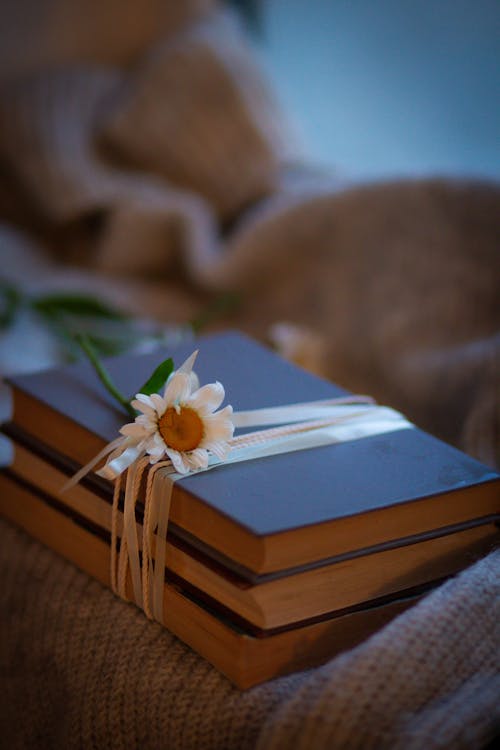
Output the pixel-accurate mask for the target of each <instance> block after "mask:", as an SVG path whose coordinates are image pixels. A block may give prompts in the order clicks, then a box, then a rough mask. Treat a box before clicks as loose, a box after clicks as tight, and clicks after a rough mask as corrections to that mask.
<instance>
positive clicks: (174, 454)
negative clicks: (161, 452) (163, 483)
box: [166, 446, 190, 474]
mask: <svg viewBox="0 0 500 750" xmlns="http://www.w3.org/2000/svg"><path fill="white" fill-rule="evenodd" d="M166 453H167V456H168V457H169V458H170V460H171V461H172V463H173V465H174V469H175V470H176V471H177V472H178V473H179V474H188V473H189V470H190V467H189V464H188V463H187V461H186V460H185V458H186V454H185V453H179V451H174V450H173V448H169V447H168V446H167V448H166Z"/></svg>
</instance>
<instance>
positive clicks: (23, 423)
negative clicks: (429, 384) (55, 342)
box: [0, 333, 500, 688]
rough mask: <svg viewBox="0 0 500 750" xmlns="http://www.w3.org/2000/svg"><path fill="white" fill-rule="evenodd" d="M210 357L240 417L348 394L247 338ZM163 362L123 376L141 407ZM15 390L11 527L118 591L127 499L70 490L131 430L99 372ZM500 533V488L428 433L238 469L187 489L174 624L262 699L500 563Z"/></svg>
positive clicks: (173, 565)
mask: <svg viewBox="0 0 500 750" xmlns="http://www.w3.org/2000/svg"><path fill="white" fill-rule="evenodd" d="M192 348H193V347H192V346H180V347H178V348H177V349H175V350H174V351H173V352H172V353H171V354H172V356H173V357H174V359H175V363H176V365H179V364H180V363H181V362H182V361H183V360H184V359H185V358H186V356H188V355H189V354H190V353H191V350H192ZM197 348H199V350H200V353H199V356H198V360H197V363H196V370H197V373H198V375H199V378H200V382H201V383H207V382H213V381H215V380H219V381H220V382H222V383H223V384H224V387H225V389H226V394H227V401H228V402H230V403H231V404H232V405H233V408H234V409H235V410H247V409H256V408H262V407H267V406H276V405H281V404H288V403H296V402H304V401H313V400H319V399H329V398H333V397H336V396H338V395H342V394H345V391H343V390H342V389H340V388H337V387H336V386H334V385H332V384H331V383H328V382H326V381H323V380H321V379H319V378H316V377H315V376H313V375H310V374H308V373H306V372H304V371H302V370H300V369H299V368H297V367H295V366H293V365H291V364H289V363H287V362H285V361H283V360H282V359H280V358H279V357H278V356H276V355H275V354H273V353H272V352H270V351H268V350H267V349H265V348H263V347H261V346H260V345H258V344H256V343H254V342H252V341H251V340H249V339H247V338H245V337H243V336H240V335H239V334H236V333H225V334H218V335H215V336H212V337H207V338H206V339H201V340H200V341H199V342H198V343H197ZM169 354H170V352H169ZM158 358H159V357H158V355H155V354H152V355H146V356H125V357H119V358H116V359H114V360H110V361H109V362H108V363H107V366H108V369H109V370H110V372H111V374H112V375H113V377H114V379H115V381H116V382H117V384H118V385H119V387H120V389H121V390H122V391H123V392H126V393H130V394H133V393H134V392H135V390H136V389H137V386H138V384H141V383H143V382H144V381H145V380H146V379H147V377H148V376H149V374H150V372H151V371H152V370H153V369H154V367H155V365H156V364H157V363H158ZM9 382H10V385H11V387H12V390H13V394H14V412H13V421H12V422H11V423H9V424H7V425H4V427H3V431H4V432H5V433H6V434H7V435H8V436H9V437H10V439H11V440H12V442H13V444H14V448H15V451H14V460H13V463H12V465H11V466H10V467H9V468H7V469H5V470H4V471H3V472H2V473H1V474H0V489H1V493H0V498H1V499H0V512H1V513H2V514H3V515H4V516H5V517H6V518H8V519H10V520H11V521H13V522H14V523H16V524H18V525H20V526H21V527H23V528H24V529H25V530H26V531H27V532H28V533H30V534H31V535H32V536H34V537H36V538H38V539H39V540H41V541H42V542H43V543H44V544H46V545H48V546H50V547H51V548H52V549H53V550H55V551H56V552H58V553H59V554H61V555H63V556H64V557H66V558H67V559H68V560H70V561H72V562H73V563H74V564H76V565H77V566H79V567H80V568H81V569H83V570H84V571H87V572H88V573H89V574H90V575H92V576H94V577H95V578H97V579H98V580H99V581H101V582H102V583H104V584H106V585H109V580H110V574H109V570H110V529H111V504H112V495H113V487H112V485H111V483H109V482H108V481H106V480H104V479H101V478H99V477H98V476H97V475H96V474H95V473H90V474H88V475H87V476H86V477H85V478H84V479H83V480H82V481H81V482H80V483H79V484H77V485H75V486H73V487H72V488H71V489H70V490H68V491H67V492H65V493H63V494H61V492H60V490H61V488H62V486H63V485H64V484H65V483H66V481H67V479H68V477H70V476H71V475H72V474H73V473H74V472H75V471H76V470H77V469H78V468H79V467H81V466H82V465H84V464H86V463H87V462H88V461H89V460H90V459H92V458H93V457H94V456H95V455H96V454H97V453H98V452H99V451H100V450H101V449H102V447H103V446H104V445H105V444H106V443H108V442H109V441H111V440H113V439H114V438H115V437H116V436H117V434H118V429H119V428H120V427H121V426H122V425H123V424H124V423H125V422H127V421H129V418H128V417H127V416H126V415H124V414H121V413H120V412H119V411H118V410H117V408H116V407H115V405H114V404H113V403H112V401H111V400H110V398H109V397H108V395H107V393H106V392H105V391H104V389H103V388H102V386H101V384H100V383H99V381H98V380H97V378H96V376H95V374H94V372H93V370H92V369H91V367H90V365H88V364H87V363H83V364H78V365H76V366H71V367H68V368H63V369H57V370H52V371H44V372H41V373H36V374H33V375H24V376H19V377H14V378H12V379H10V381H9ZM499 518H500V478H499V476H498V474H496V473H495V472H494V471H492V470H491V469H488V468H487V467H485V466H483V465H482V464H480V463H478V462H477V461H475V460H473V459H472V458H469V457H468V456H465V455H464V454H462V453H460V452H459V451H457V450H456V449H454V448H452V447H450V446H448V445H446V444H444V443H442V442H440V441H439V440H437V439H435V438H433V437H431V436H430V435H428V434H426V433H424V432H422V431H420V430H419V429H417V428H411V429H404V430H396V431H394V432H389V433H385V434H382V435H373V436H370V437H364V438H362V439H357V440H350V441H348V442H344V443H340V444H335V445H329V446H323V447H320V448H313V449H308V450H302V451H297V452H293V453H287V454H282V455H275V456H270V457H266V458H259V459H255V460H251V461H248V462H244V463H239V464H233V465H231V464H227V465H221V466H219V467H217V468H215V469H212V470H211V471H209V472H202V473H199V474H194V475H190V476H187V477H186V478H184V479H182V480H180V481H179V482H177V483H176V484H175V487H174V494H173V497H172V505H171V512H170V523H169V531H168V539H167V559H166V567H165V587H164V621H165V624H166V625H167V627H168V628H169V629H170V630H171V631H172V632H173V633H175V634H176V635H177V636H178V637H179V638H181V639H182V640H183V641H185V642H186V643H187V644H189V645H190V646H191V647H192V648H194V649H195V650H196V651H198V652H199V653H200V654H201V655H202V656H204V657H205V658H207V659H208V660H209V661H210V662H212V664H214V665H215V666H216V667H217V668H218V669H220V670H221V671H222V672H223V673H224V674H226V675H227V676H228V677H229V678H230V679H231V680H232V681H233V682H234V683H235V684H236V685H238V686H239V687H241V688H246V687H249V686H251V685H254V684H256V683H259V682H262V681H264V680H267V679H270V678H272V677H275V676H277V675H281V674H286V673H288V672H291V671H295V670H298V669H304V668H308V667H310V666H313V665H316V664H319V663H321V662H323V661H325V660H326V659H328V658H330V657H332V656H334V655H335V654H336V653H338V652H340V651H341V650H343V649H346V648H349V647H352V646H353V645H355V644H357V643H359V642H360V641H361V640H363V639H364V638H365V637H366V636H367V635H368V634H370V633H372V632H374V631H375V630H377V629H378V628H379V627H381V626H382V625H383V624H385V623H386V622H388V621H389V620H390V619H391V618H392V617H394V616H395V615H396V614H398V613H399V612H401V611H403V610H404V609H405V608H406V607H408V606H410V605H412V604H413V603H414V602H415V601H417V600H418V598H419V597H420V596H422V595H423V594H424V593H425V592H426V591H428V590H429V589H430V588H432V587H433V586H435V585H437V583H439V582H441V581H442V580H443V579H445V578H446V577H447V576H450V575H452V574H454V573H456V572H457V571H459V570H460V569H462V568H464V567H466V566H467V565H469V564H470V563H472V562H473V561H474V560H475V559H477V558H478V557H480V556H482V555H484V554H486V553H487V552H488V551H489V550H490V549H492V548H493V547H494V546H495V545H496V544H497V543H498V540H499V531H498V521H499ZM136 522H137V524H138V527H140V526H141V523H142V515H141V505H140V503H139V504H138V506H137V514H136ZM119 528H120V521H119Z"/></svg>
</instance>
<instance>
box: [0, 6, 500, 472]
mask: <svg viewBox="0 0 500 750" xmlns="http://www.w3.org/2000/svg"><path fill="white" fill-rule="evenodd" d="M55 1H56V0H54V2H55ZM183 5H184V4H183ZM188 5H189V3H186V7H187V6H188ZM89 12H90V11H89ZM186 18H187V19H188V20H185V22H184V23H181V22H180V21H179V23H177V21H176V23H173V25H172V27H171V28H170V29H166V28H165V30H164V33H163V34H161V35H160V38H157V39H156V40H155V42H154V43H151V45H150V46H149V47H148V46H146V47H145V49H144V50H143V52H142V54H141V55H138V56H137V59H136V60H135V63H134V64H133V65H130V66H129V67H124V66H123V65H119V64H113V61H112V60H111V59H110V60H107V65H104V64H103V61H102V58H101V57H100V56H99V55H98V54H97V51H96V50H95V49H93V48H92V46H91V44H90V42H91V39H90V38H89V37H87V36H85V35H84V36H85V38H86V39H87V42H88V43H89V44H90V46H89V49H88V53H87V54H86V55H83V54H82V55H80V57H79V58H78V57H76V58H75V59H73V60H72V61H71V65H66V66H64V67H63V66H59V67H58V66H56V65H54V64H52V65H51V66H50V67H46V68H43V69H38V70H33V71H30V72H29V74H28V72H27V73H26V75H25V76H23V77H21V78H17V77H14V78H11V79H10V80H7V79H5V80H4V81H3V82H2V84H1V85H0V160H1V161H2V164H3V165H5V167H6V170H5V173H4V172H3V171H2V172H0V216H1V215H2V209H3V210H4V211H5V206H7V207H8V208H9V210H10V212H11V214H13V215H15V216H16V218H17V221H18V222H19V223H23V221H24V222H25V223H26V225H27V226H28V227H31V228H32V231H33V227H35V230H36V231H34V232H33V234H34V239H35V240H37V239H43V238H44V237H45V236H46V235H47V236H48V237H50V246H51V247H56V248H57V249H58V252H59V255H60V257H62V258H63V259H64V260H65V261H66V262H68V260H73V261H77V262H78V263H80V264H84V265H86V266H87V267H90V268H92V269H93V270H94V271H97V272H101V273H107V274H113V275H114V276H115V279H116V277H117V276H120V277H121V278H123V276H124V275H128V276H129V277H133V279H134V281H137V280H138V279H139V277H141V278H142V279H146V278H147V279H151V278H154V280H155V282H156V283H158V281H159V280H160V279H162V280H163V281H164V282H165V283H166V284H168V287H167V286H166V288H165V293H164V302H163V309H161V305H160V306H158V305H155V306H154V309H153V310H151V307H150V306H149V305H148V300H147V299H145V298H144V295H141V299H140V302H138V301H137V297H135V296H134V295H133V294H131V295H128V296H129V300H130V305H129V306H130V307H131V308H132V309H133V310H134V312H135V311H137V310H138V309H139V311H140V314H144V315H148V314H154V315H155V316H158V315H160V316H163V317H164V319H168V318H170V319H171V317H172V309H173V308H174V307H175V305H174V304H173V303H172V296H171V293H170V290H171V288H172V285H176V286H177V289H178V291H179V292H180V293H182V294H187V295H188V297H189V298H190V300H191V302H192V304H193V306H196V305H198V307H199V308H200V307H203V306H204V304H205V301H204V299H203V295H205V299H206V296H207V295H210V294H214V293H220V292H222V291H227V290H229V291H231V292H236V293H237V294H238V295H239V298H240V299H241V302H242V304H241V307H240V310H239V313H238V315H237V316H233V317H232V319H231V320H227V321H226V322H227V324H228V325H231V326H232V327H238V328H241V329H243V330H245V331H247V332H248V333H251V334H253V335H256V336H258V337H260V338H266V337H267V334H268V331H269V328H270V326H271V325H272V324H274V323H276V322H279V321H289V322H291V323H292V324H295V325H299V326H301V327H302V328H303V330H304V332H305V333H304V337H305V338H306V339H307V337H308V332H309V331H310V332H311V335H310V337H309V338H311V339H312V338H313V337H314V339H315V341H316V344H317V345H315V346H316V351H317V355H315V359H316V360H317V367H318V369H319V370H321V372H322V373H323V374H326V375H327V376H328V377H331V378H332V379H333V380H335V381H337V382H338V383H339V384H340V385H344V386H345V387H347V388H349V389H351V390H357V391H360V392H369V393H371V394H372V395H373V396H374V397H375V398H376V399H377V400H379V401H381V402H385V403H389V404H390V405H392V406H394V407H396V408H397V409H399V410H400V411H403V412H404V413H405V414H407V416H408V417H409V418H410V419H411V420H412V421H415V422H416V423H417V424H419V425H420V426H422V427H423V428H424V429H427V430H429V431H431V432H434V433H435V434H437V435H438V436H440V437H442V438H444V439H445V440H448V441H450V442H453V443H455V444H457V445H459V446H460V447H461V448H462V449H464V450H466V451H467V452H469V453H471V454H472V455H475V456H477V457H479V458H481V459H482V460H483V461H484V462H486V463H491V464H495V463H499V462H500V455H499V452H498V451H499V450H500V449H499V446H500V399H499V395H498V388H497V387H496V386H497V379H498V362H499V351H500V346H499V345H500V340H499V337H498V330H499V329H500V305H499V304H498V285H497V278H498V273H500V258H499V255H498V235H499V231H500V227H499V222H500V219H499V218H498V217H500V210H499V207H500V188H498V186H495V185H488V184H480V183H477V182H473V181H469V182H462V183H454V184H452V183H450V182H446V181H437V180H427V181H424V180H421V181H415V182H411V181H408V182H406V183H400V184H396V183H395V184H387V185H371V186H361V187H357V188H354V187H351V188H350V189H348V190H338V189H334V188H335V185H334V182H333V181H332V180H327V181H326V182H325V181H323V182H322V184H321V185H320V184H319V183H318V181H317V180H316V181H314V180H312V181H309V182H307V181H305V182H304V180H303V179H302V180H300V181H298V180H297V179H290V178H288V179H286V180H285V178H284V176H283V175H284V172H283V170H282V155H283V152H284V149H285V144H286V143H287V136H286V132H287V129H286V128H284V126H283V118H282V117H280V116H279V115H278V113H277V107H276V105H275V103H274V101H273V100H272V98H271V97H270V95H269V91H268V86H267V85H266V81H265V79H264V77H263V76H262V75H261V74H260V71H259V68H258V66H257V64H256V63H255V60H254V57H253V56H252V53H251V50H250V48H249V46H248V44H247V43H246V41H245V39H244V37H243V35H242V33H241V31H240V30H239V29H238V26H237V24H235V22H234V20H232V19H231V18H229V17H228V15H227V13H225V12H221V11H220V10H210V7H209V4H208V3H207V4H205V3H201V2H195V0H193V2H192V14H190V13H187V16H186ZM188 21H189V22H188ZM82 28H83V27H82ZM67 31H68V33H70V32H71V30H70V29H67ZM137 31H138V32H139V31H140V30H139V29H138V30H137ZM93 56H94V58H95V62H94V63H93V64H92V60H93ZM61 59H64V56H63V57H62V58H61ZM117 59H119V56H118V58H117ZM289 148H290V150H291V147H289ZM16 191H19V192H16ZM6 213H7V214H8V213H9V211H6ZM33 217H36V222H37V223H33V222H35V218H33ZM30 219H31V220H32V223H31V224H30ZM222 222H223V223H222ZM222 227H223V229H222ZM0 233H1V235H2V239H1V244H0V248H1V250H2V252H5V254H6V255H7V252H6V250H5V248H7V247H8V246H12V247H11V248H10V251H9V257H12V256H15V255H16V254H17V250H16V248H15V246H14V245H15V238H14V235H13V234H12V232H9V231H7V232H2V231H1V228H0ZM44 233H46V234H44ZM4 271H5V272H6V273H8V271H9V267H8V264H7V263H5V264H4ZM115 283H116V281H115ZM109 286H111V284H110V285H109ZM101 288H102V286H101ZM146 298H147V295H146ZM157 299H158V297H157ZM176 319H178V316H176Z"/></svg>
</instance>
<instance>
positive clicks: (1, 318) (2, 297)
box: [0, 280, 23, 329]
mask: <svg viewBox="0 0 500 750" xmlns="http://www.w3.org/2000/svg"><path fill="white" fill-rule="evenodd" d="M22 303H23V295H22V294H21V292H20V291H19V289H18V288H17V287H16V286H14V284H11V283H9V282H8V281H3V280H0V329H6V328H8V327H9V326H10V325H12V323H13V322H14V318H15V317H16V313H17V311H18V309H19V308H20V307H21V305H22Z"/></svg>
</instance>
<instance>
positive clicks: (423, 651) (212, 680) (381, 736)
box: [0, 522, 500, 750]
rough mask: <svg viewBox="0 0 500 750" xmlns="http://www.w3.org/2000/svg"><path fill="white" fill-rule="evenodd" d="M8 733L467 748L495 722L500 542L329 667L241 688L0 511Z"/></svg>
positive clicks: (101, 749)
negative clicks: (2, 518) (8, 521)
mask: <svg viewBox="0 0 500 750" xmlns="http://www.w3.org/2000/svg"><path fill="white" fill-rule="evenodd" d="M0 535H1V544H0V575H1V581H2V587H1V610H0V611H1V623H0V679H1V687H0V689H1V695H2V700H1V701H0V736H1V737H2V745H3V746H5V747H8V748H9V749H12V750H31V748H33V750H35V749H36V750H44V749H45V748H54V750H55V749H56V748H57V749H59V748H67V749H68V750H71V749H73V748H75V749H76V748H83V749H84V750H89V749H90V748H95V750H106V748H113V750H114V749H115V748H124V749H125V748H126V749H127V750H132V749H133V748H137V750H160V748H169V750H177V749H179V750H180V749H181V748H182V749H183V750H247V749H248V750H249V749H250V748H254V747H257V748H258V749H259V750H264V749H265V750H290V749H291V748H297V750H299V749H301V750H302V749H303V750H306V749H307V750H326V749H327V748H353V749H354V748H374V749H376V750H384V748H398V749H401V750H403V748H404V749H406V748H415V750H417V748H418V749H419V750H420V748H426V750H427V749H432V750H433V749H437V748H439V749H440V750H444V749H445V748H447V749H449V750H457V749H460V748H464V750H465V749H467V750H471V749H474V748H478V749H479V748H481V747H484V744H485V743H486V742H487V741H489V740H491V739H492V737H493V736H494V733H495V731H500V704H499V702H498V696H499V689H500V661H499V647H500V630H499V629H500V552H496V553H493V554H492V555H490V556H489V557H488V558H486V559H485V560H483V561H482V562H479V563H477V564H476V565H475V566H474V567H472V568H470V569H469V570H468V571H466V572H464V573H463V574H461V575H460V576H459V577H458V578H457V579H455V580H453V581H451V582H450V583H448V584H446V585H445V586H443V587H442V588H441V589H439V590H438V591H436V592H435V593H433V594H431V595H430V596H428V597H427V598H426V599H425V600H424V601H423V602H422V603H421V604H420V605H418V606H417V607H415V608H414V609H413V610H410V611H408V612H407V613H405V614H403V615H402V616H400V617H399V618H398V619H397V620H395V621H393V623H391V624H390V625H389V626H387V627H386V628H385V629H384V630H382V631H381V632H380V633H379V634H378V635H375V636H374V637H372V638H371V639H369V640H368V641H367V642H366V643H365V644H363V645H361V646H359V647H358V648H357V649H354V650H353V651H352V652H349V653H346V654H345V655H342V656H340V657H338V658H337V659H335V660H333V661H332V662H331V663H330V664H328V665H326V666H325V667H323V668H320V669H317V670H312V671H311V672H308V673H302V674H298V675H294V676H291V677H288V678H281V679H279V680H274V681H272V682H269V683H267V684H264V685H261V686H258V687H256V688H254V689H252V690H249V691H247V692H243V693H242V692H240V691H238V690H237V689H236V688H234V687H232V686H231V685H230V684H229V683H228V681H227V680H226V679H225V678H224V677H222V676H221V675H220V674H219V673H218V672H216V670H215V669H213V668H212V667H211V666H210V665H209V664H208V663H207V662H206V661H204V660H203V659H201V658H200V657H198V656H197V655H196V654H195V653H193V652H192V651H191V650H190V649H189V648H188V647H186V646H184V645H183V644H182V643H180V642H179V641H178V640H177V639H176V638H175V637H174V636H172V635H171V634H170V633H168V631H166V630H165V629H163V628H161V626H159V625H158V624H156V623H152V622H150V621H149V620H147V619H146V618H145V617H144V615H143V614H142V613H141V612H140V611H139V610H138V609H136V608H135V607H134V606H133V605H128V604H124V603H123V602H122V601H120V600H118V599H117V598H115V597H114V596H113V594H112V593H111V592H110V591H108V590H106V589H104V588H102V587H101V586H100V585H99V584H98V583H96V582H94V581H92V580H91V579H89V578H88V577H87V576H86V575H84V574H83V573H81V572H79V571H78V570H77V569H76V568H74V567H73V566H71V565H69V564H68V563H66V562H65V561H63V560H62V559H61V558H59V557H57V556H56V555H55V554H53V553H52V552H51V551H49V550H48V549H46V548H44V547H42V546H41V545H39V544H38V543H36V542H34V541H32V540H30V539H29V538H28V537H27V536H26V535H25V534H23V533H22V532H20V531H17V530H15V529H14V528H13V527H11V526H10V525H8V524H6V523H4V522H0Z"/></svg>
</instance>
